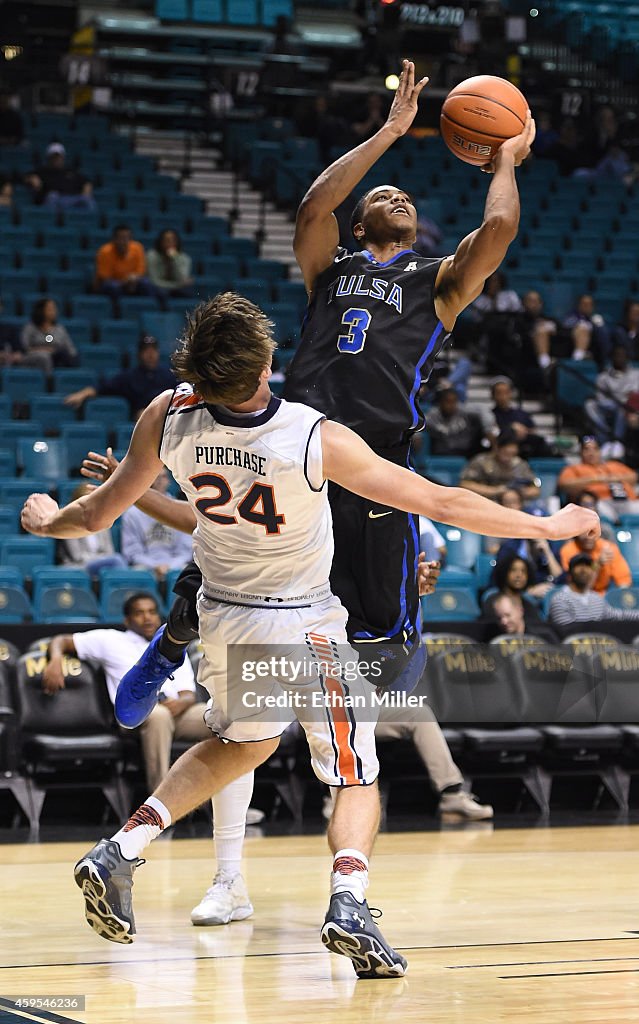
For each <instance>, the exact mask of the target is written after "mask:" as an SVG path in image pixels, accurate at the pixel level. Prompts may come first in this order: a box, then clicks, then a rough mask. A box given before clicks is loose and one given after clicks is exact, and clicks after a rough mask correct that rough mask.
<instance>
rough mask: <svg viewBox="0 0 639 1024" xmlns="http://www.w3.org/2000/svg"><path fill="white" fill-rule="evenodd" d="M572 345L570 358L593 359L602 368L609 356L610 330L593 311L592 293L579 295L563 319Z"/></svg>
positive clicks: (602, 319)
mask: <svg viewBox="0 0 639 1024" xmlns="http://www.w3.org/2000/svg"><path fill="white" fill-rule="evenodd" d="M563 326H564V327H565V328H566V329H567V330H569V331H570V334H571V337H572V343H573V345H574V349H573V353H572V358H573V359H575V360H581V359H594V360H595V362H596V363H597V366H599V367H600V368H603V366H604V365H605V363H606V360H607V359H608V358H609V356H610V331H609V330H608V327H607V326H606V323H605V322H604V318H603V317H602V316H600V314H599V313H597V312H595V300H594V299H593V297H592V295H580V296H579V298H578V299H577V303H576V305H575V308H574V310H573V311H572V313H570V314H569V315H568V316H567V317H566V319H565V320H564V324H563Z"/></svg>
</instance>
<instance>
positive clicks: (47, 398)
mask: <svg viewBox="0 0 639 1024" xmlns="http://www.w3.org/2000/svg"><path fill="white" fill-rule="evenodd" d="M28 399H29V407H30V409H31V412H32V413H33V414H34V415H37V417H38V419H39V420H40V423H41V424H42V426H43V427H44V430H45V433H47V434H52V433H58V432H59V430H60V426H61V425H62V424H63V423H75V421H76V419H77V413H76V410H75V409H73V408H72V407H71V406H70V405H65V404H64V395H49V394H44V395H42V394H38V393H37V392H35V391H33V392H31V394H30V395H29V396H28Z"/></svg>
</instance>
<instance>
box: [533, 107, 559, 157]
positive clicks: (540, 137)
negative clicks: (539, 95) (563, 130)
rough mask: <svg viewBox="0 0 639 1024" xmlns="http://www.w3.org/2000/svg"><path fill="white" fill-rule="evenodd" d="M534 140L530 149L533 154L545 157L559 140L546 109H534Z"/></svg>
mask: <svg viewBox="0 0 639 1024" xmlns="http://www.w3.org/2000/svg"><path fill="white" fill-rule="evenodd" d="M535 125H536V129H537V130H536V132H535V141H534V142H533V146H532V151H533V153H534V155H535V156H538V157H545V156H547V155H548V150H549V149H551V148H552V147H553V146H556V145H557V143H558V142H559V132H558V131H557V129H556V128H554V127H553V123H552V118H551V116H550V114H549V113H548V111H547V110H539V111H537V110H536V111H535Z"/></svg>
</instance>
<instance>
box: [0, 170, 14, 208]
mask: <svg viewBox="0 0 639 1024" xmlns="http://www.w3.org/2000/svg"><path fill="white" fill-rule="evenodd" d="M0 206H13V185H12V183H11V182H10V181H9V179H8V178H3V177H2V176H0Z"/></svg>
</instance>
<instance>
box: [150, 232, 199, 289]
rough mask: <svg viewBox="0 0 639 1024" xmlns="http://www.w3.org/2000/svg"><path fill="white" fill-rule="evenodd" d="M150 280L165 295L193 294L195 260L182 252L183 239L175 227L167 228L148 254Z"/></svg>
mask: <svg viewBox="0 0 639 1024" xmlns="http://www.w3.org/2000/svg"><path fill="white" fill-rule="evenodd" d="M146 263H147V270H148V275H149V281H151V283H152V284H154V285H155V287H156V288H158V289H159V290H160V291H161V292H164V293H165V295H169V296H173V297H175V298H188V297H189V296H191V295H193V278H192V276H191V268H192V265H193V261H192V259H191V257H190V256H189V255H188V253H185V252H182V239H181V238H180V236H179V234H178V233H177V231H174V230H173V228H165V230H164V231H161V232H160V234H159V235H158V237H157V238H156V240H155V244H154V246H153V248H152V249H149V250H148V251H147V254H146Z"/></svg>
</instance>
